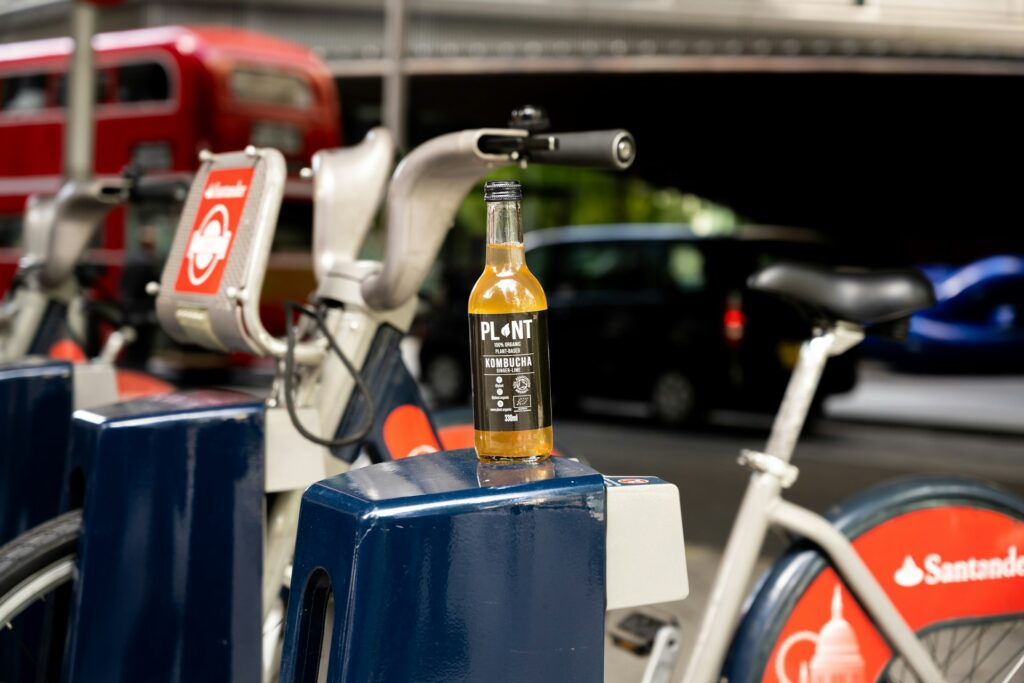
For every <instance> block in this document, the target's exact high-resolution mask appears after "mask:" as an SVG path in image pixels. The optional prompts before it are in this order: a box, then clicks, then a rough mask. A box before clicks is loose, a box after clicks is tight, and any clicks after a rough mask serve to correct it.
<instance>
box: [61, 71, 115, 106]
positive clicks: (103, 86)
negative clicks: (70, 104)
mask: <svg viewBox="0 0 1024 683" xmlns="http://www.w3.org/2000/svg"><path fill="white" fill-rule="evenodd" d="M54 77H55V78H56V79H57V83H56V85H55V86H54V90H55V95H54V98H55V100H56V102H57V106H58V107H63V106H64V105H66V104H67V99H68V77H67V74H55V76H54ZM109 87H110V70H109V69H100V70H99V71H97V72H96V104H103V103H105V102H106V101H107V89H108V88H109Z"/></svg>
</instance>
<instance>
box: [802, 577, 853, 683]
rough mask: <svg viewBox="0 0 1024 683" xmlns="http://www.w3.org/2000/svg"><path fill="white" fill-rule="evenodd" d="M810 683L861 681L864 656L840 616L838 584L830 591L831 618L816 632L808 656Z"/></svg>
mask: <svg viewBox="0 0 1024 683" xmlns="http://www.w3.org/2000/svg"><path fill="white" fill-rule="evenodd" d="M810 668H811V683H863V681H864V658H863V657H861V654H860V645H859V644H858V643H857V634H856V633H854V631H853V627H852V626H850V623H849V622H848V621H846V619H844V618H843V596H842V593H841V592H840V589H839V586H836V587H835V589H834V591H833V592H832V618H831V619H830V620H829V621H828V623H827V624H825V625H824V626H823V627H822V629H821V631H820V632H819V633H818V642H817V644H816V645H815V648H814V656H813V657H812V658H811V667H810Z"/></svg>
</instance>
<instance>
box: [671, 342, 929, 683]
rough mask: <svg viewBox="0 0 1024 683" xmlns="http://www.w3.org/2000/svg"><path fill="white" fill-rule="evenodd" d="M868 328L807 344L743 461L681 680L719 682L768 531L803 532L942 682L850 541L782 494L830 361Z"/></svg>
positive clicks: (901, 648) (895, 640)
mask: <svg viewBox="0 0 1024 683" xmlns="http://www.w3.org/2000/svg"><path fill="white" fill-rule="evenodd" d="M863 337H864V331H863V328H861V327H860V326H858V325H854V324H851V323H846V322H837V323H835V325H833V326H832V327H830V328H829V329H825V330H821V331H819V332H817V333H816V335H815V336H814V337H813V338H812V339H810V340H808V341H806V342H804V344H803V346H802V347H801V349H800V357H799V360H798V362H797V366H796V368H795V369H794V371H793V375H792V377H791V379H790V382H789V385H788V387H787V389H786V394H785V396H784V397H783V400H782V405H781V407H780V409H779V412H778V415H776V417H775V422H774V423H773V425H772V431H771V434H770V436H769V438H768V443H767V446H766V447H765V452H764V453H756V452H749V451H747V452H744V453H743V454H742V455H741V456H740V464H743V465H746V466H748V467H750V468H751V469H752V470H754V472H753V474H752V475H751V477H750V483H749V484H748V485H747V490H746V493H745V494H744V497H743V501H742V503H741V505H740V509H739V512H738V513H737V516H736V521H735V522H734V523H733V527H732V531H731V532H730V534H729V540H728V542H727V543H726V546H725V552H724V554H723V555H722V560H721V563H720V565H719V569H718V573H717V575H716V576H715V581H714V584H713V586H712V588H711V592H710V594H709V596H708V606H707V608H706V609H705V611H704V614H703V618H702V620H701V626H700V630H699V632H698V634H697V639H696V641H695V643H694V648H693V655H692V656H691V658H690V661H689V662H687V667H686V671H685V674H684V676H683V678H682V681H683V683H711V682H713V681H717V680H718V679H719V676H720V672H721V670H722V664H723V662H724V660H725V655H726V651H727V649H728V647H729V643H730V641H731V639H732V635H733V633H734V631H735V629H736V625H737V623H738V621H739V618H740V613H741V610H742V601H743V598H744V595H745V590H746V587H747V586H748V585H749V582H750V579H751V578H752V576H753V572H754V565H755V563H756V561H757V557H758V555H759V553H760V550H761V547H762V545H763V544H764V539H765V535H766V534H767V532H768V528H769V526H773V527H777V528H781V529H784V530H786V531H789V532H792V533H794V534H798V535H800V536H802V537H804V538H806V539H808V540H810V541H811V542H812V543H814V544H815V545H817V546H818V547H819V548H820V550H821V551H822V553H823V554H824V555H825V556H826V557H827V558H828V559H829V560H830V561H831V562H832V564H833V565H835V568H836V570H837V572H838V574H839V576H840V578H841V580H842V581H843V583H844V584H845V585H846V587H847V588H848V589H849V590H850V592H851V593H853V595H854V596H855V597H856V598H857V600H859V601H860V603H861V605H862V606H863V607H864V609H865V611H866V612H867V614H868V615H869V616H870V617H871V619H872V621H873V622H874V623H875V625H876V626H877V627H878V629H879V631H880V632H881V633H882V635H883V636H884V637H885V638H886V639H887V640H888V641H889V644H890V645H891V647H892V649H893V650H894V651H895V652H898V653H899V654H901V655H902V656H903V657H904V658H905V659H906V661H907V663H908V664H909V666H910V667H911V668H912V669H913V670H914V673H915V674H917V676H918V678H920V679H921V680H922V681H924V682H925V683H942V681H944V678H943V676H942V674H941V672H940V671H939V668H938V666H937V665H936V664H935V661H934V659H933V658H932V657H931V655H930V654H929V653H928V651H927V650H926V649H925V648H924V646H923V645H922V644H921V641H920V640H918V638H917V636H916V635H915V634H914V632H913V631H912V630H911V629H910V626H909V625H908V624H907V622H906V621H905V620H904V618H903V617H902V615H901V614H900V613H899V612H898V611H897V610H896V608H895V606H894V605H893V603H892V601H891V600H890V599H889V597H888V596H887V595H886V593H885V591H884V590H883V589H882V587H881V586H880V585H879V583H878V581H877V580H876V579H875V577H874V576H873V575H872V574H871V572H870V570H868V568H867V566H866V565H865V563H864V561H863V560H862V559H861V558H860V556H859V555H858V554H857V552H856V550H854V548H853V545H852V544H851V543H850V541H849V540H848V539H847V538H846V537H845V536H844V535H843V534H842V533H840V532H839V531H838V530H837V529H836V528H835V527H834V526H833V525H832V524H831V523H830V522H828V521H827V520H826V519H825V518H823V517H822V516H821V515H818V514H816V513H814V512H811V511H810V510H807V509H804V508H802V507H800V506H798V505H794V504H792V503H789V502H787V501H785V500H784V499H783V497H782V491H783V489H785V488H788V487H789V486H790V485H792V483H793V482H794V481H795V480H796V477H797V474H798V470H797V468H796V467H795V466H793V465H791V464H790V460H791V459H792V456H793V449H794V448H795V446H796V442H797V439H798V438H799V436H800V431H801V429H802V428H803V425H804V421H805V420H806V418H807V412H808V410H809V408H810V405H811V401H812V400H813V398H814V394H815V391H816V389H817V387H818V382H819V380H820V379H821V374H822V372H823V371H824V368H825V364H826V362H828V359H829V358H830V357H831V356H837V355H839V354H841V353H843V352H845V351H847V350H848V349H850V348H851V347H853V346H855V345H856V344H858V343H859V342H860V341H861V340H862V339H863Z"/></svg>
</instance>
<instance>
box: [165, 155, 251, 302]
mask: <svg viewBox="0 0 1024 683" xmlns="http://www.w3.org/2000/svg"><path fill="white" fill-rule="evenodd" d="M252 174H253V169H251V168H230V169H220V170H215V171H210V175H209V176H207V178H206V186H205V187H204V188H203V194H202V199H201V200H200V202H199V209H198V211H196V220H195V223H194V224H193V225H192V232H191V234H190V235H189V239H188V244H187V245H186V247H185V254H184V256H182V259H181V265H180V266H179V267H178V279H177V280H176V282H175V284H174V290H175V291H176V292H185V293H188V294H216V293H217V290H218V289H219V288H220V282H221V278H222V277H223V276H224V268H225V266H226V264H227V259H228V255H229V254H230V253H231V247H232V245H233V244H234V241H235V234H236V233H237V232H238V223H239V218H240V217H241V215H242V210H243V209H244V208H245V200H246V199H247V198H248V196H249V186H250V185H251V184H252Z"/></svg>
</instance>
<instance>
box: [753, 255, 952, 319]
mask: <svg viewBox="0 0 1024 683" xmlns="http://www.w3.org/2000/svg"><path fill="white" fill-rule="evenodd" d="M747 286H748V287H750V288H751V289H754V290H757V291H761V292H768V293H771V294H778V295H781V296H786V297H789V298H791V299H795V300H796V301H798V302H800V303H803V304H806V305H809V306H811V307H813V308H815V309H817V310H818V311H820V312H822V313H824V314H825V315H826V316H828V317H829V318H832V319H835V320H845V321H848V322H852V323H859V324H861V325H876V324H879V323H886V322H891V321H894V320H899V319H901V318H906V317H907V316H909V315H910V314H911V313H913V312H915V311H919V310H921V309H924V308H928V307H930V306H932V305H933V304H934V303H935V290H934V289H933V288H932V285H931V283H930V282H929V281H928V279H927V278H926V277H925V276H924V275H923V274H921V273H920V272H919V271H916V270H911V269H902V270H884V271H883V270H880V271H835V270H829V269H827V268H820V267H817V266H807V265H798V264H794V263H778V264H775V265H772V266H768V267H767V268H764V269H762V270H759V271H758V272H756V273H754V274H753V275H751V276H750V278H749V279H748V280H747Z"/></svg>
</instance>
